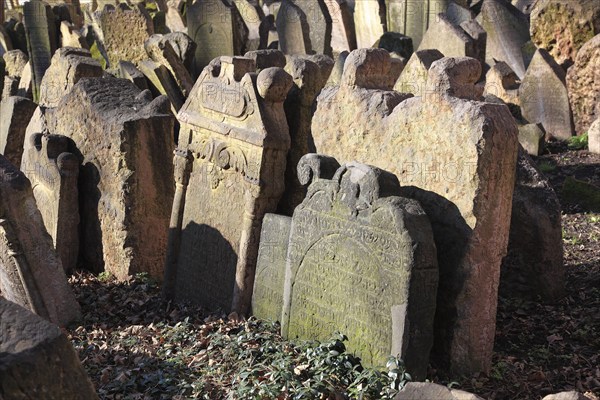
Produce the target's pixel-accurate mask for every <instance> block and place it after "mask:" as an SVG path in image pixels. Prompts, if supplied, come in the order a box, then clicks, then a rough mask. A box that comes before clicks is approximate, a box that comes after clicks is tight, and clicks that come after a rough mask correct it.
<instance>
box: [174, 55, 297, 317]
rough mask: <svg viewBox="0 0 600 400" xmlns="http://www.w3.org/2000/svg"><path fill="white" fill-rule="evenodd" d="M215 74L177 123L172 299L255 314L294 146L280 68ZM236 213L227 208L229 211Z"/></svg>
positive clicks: (248, 67) (217, 68)
mask: <svg viewBox="0 0 600 400" xmlns="http://www.w3.org/2000/svg"><path fill="white" fill-rule="evenodd" d="M216 61H218V62H215V63H213V64H211V65H210V66H209V67H207V68H206V69H205V70H204V71H203V72H202V75H201V76H200V77H199V78H198V81H196V84H195V86H194V89H193V90H192V93H191V94H190V96H189V97H188V99H187V101H186V103H185V104H184V106H183V107H182V109H181V110H180V112H179V114H178V116H177V118H178V120H179V122H180V124H181V130H180V136H179V147H178V148H177V151H176V154H175V159H174V164H175V181H176V183H177V188H176V191H175V200H174V202H173V209H172V214H171V225H170V233H169V248H168V256H167V261H166V267H165V284H164V286H163V290H164V295H165V296H166V297H167V298H175V300H177V301H191V302H193V303H196V304H200V305H203V306H205V307H207V308H210V309H217V308H220V309H223V310H226V311H228V310H231V309H233V310H235V311H237V312H238V313H240V314H245V313H246V312H247V311H248V310H249V308H250V301H251V296H252V287H253V283H254V272H255V267H256V260H257V254H258V239H259V235H260V229H261V222H262V218H263V216H264V214H265V213H267V212H272V211H274V210H275V208H276V206H277V203H278V201H279V198H280V197H281V194H282V193H283V190H284V177H283V174H284V171H285V162H286V161H285V158H286V154H287V151H288V149H289V147H290V139H289V134H288V127H287V123H286V120H285V113H284V110H283V101H284V100H285V97H286V95H287V93H288V91H289V89H290V86H291V84H292V78H291V77H290V76H289V75H288V74H287V73H286V72H285V71H284V70H282V69H281V68H276V67H273V68H267V69H263V70H262V71H261V72H260V73H259V74H258V75H257V74H256V73H255V72H254V71H255V69H256V67H255V64H254V61H253V60H252V59H250V58H243V57H221V58H220V59H218V60H216ZM224 205H227V207H223V206H224Z"/></svg>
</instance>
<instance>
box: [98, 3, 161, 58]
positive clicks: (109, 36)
mask: <svg viewBox="0 0 600 400" xmlns="http://www.w3.org/2000/svg"><path fill="white" fill-rule="evenodd" d="M94 14H95V15H94V19H95V20H96V21H97V22H96V26H95V28H96V35H97V37H98V38H99V39H100V41H101V43H102V47H103V49H104V51H105V52H106V57H107V61H108V67H110V68H116V67H117V65H118V63H119V61H121V60H123V61H129V62H132V63H134V64H136V65H137V64H138V63H140V62H141V61H143V60H145V59H146V58H148V56H147V55H146V51H145V50H144V42H145V41H146V40H147V39H148V38H149V37H150V36H152V34H154V26H153V24H152V19H151V18H150V15H149V14H148V12H147V11H146V10H145V8H144V6H143V5H142V4H137V5H135V6H134V7H133V9H128V8H126V7H116V8H108V7H105V8H104V9H100V11H96V12H95V13H94Z"/></svg>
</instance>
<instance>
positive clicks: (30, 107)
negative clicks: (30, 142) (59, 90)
mask: <svg viewBox="0 0 600 400" xmlns="http://www.w3.org/2000/svg"><path fill="white" fill-rule="evenodd" d="M35 108H36V104H35V103H34V102H33V101H31V100H29V99H27V98H24V97H18V96H8V97H7V98H5V99H3V100H2V102H0V121H2V122H1V123H0V153H2V154H3V155H4V157H6V158H7V159H8V161H10V162H11V163H13V165H15V166H17V167H18V166H19V165H21V157H22V155H23V143H24V141H25V130H26V129H27V124H29V120H30V119H31V117H32V115H33V112H34V111H35Z"/></svg>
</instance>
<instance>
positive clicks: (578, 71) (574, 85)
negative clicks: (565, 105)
mask: <svg viewBox="0 0 600 400" xmlns="http://www.w3.org/2000/svg"><path fill="white" fill-rule="evenodd" d="M567 92H568V93H569V102H570V104H571V110H572V111H573V119H574V121H575V132H576V133H577V134H578V135H582V134H584V133H585V132H586V130H587V129H588V128H589V127H590V125H591V124H592V122H594V121H595V120H596V119H598V118H600V34H598V35H596V36H594V38H593V39H592V40H590V41H589V42H587V43H586V44H585V45H583V47H581V49H580V50H579V52H578V53H577V58H576V59H575V64H574V65H572V66H571V67H570V68H569V70H568V71H567Z"/></svg>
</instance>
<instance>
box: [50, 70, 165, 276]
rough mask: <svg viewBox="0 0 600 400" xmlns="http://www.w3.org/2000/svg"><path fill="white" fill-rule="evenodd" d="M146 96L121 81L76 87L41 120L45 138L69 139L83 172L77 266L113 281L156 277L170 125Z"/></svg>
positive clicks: (158, 102)
mask: <svg viewBox="0 0 600 400" xmlns="http://www.w3.org/2000/svg"><path fill="white" fill-rule="evenodd" d="M148 94H149V93H148V92H147V91H146V92H141V91H140V90H139V89H138V88H137V87H136V86H135V85H134V84H133V83H131V82H130V81H127V80H125V79H116V78H110V77H106V78H88V79H82V80H80V81H79V82H78V83H77V84H76V85H75V86H74V87H73V89H72V90H71V91H70V92H69V94H67V95H66V96H65V97H63V98H62V100H61V101H60V103H59V105H58V106H57V107H55V108H51V109H47V110H46V115H45V117H46V123H47V130H48V133H50V134H62V135H64V136H67V137H68V138H70V139H71V140H72V142H73V143H74V145H75V146H76V150H74V152H75V153H76V155H77V156H78V157H79V161H80V162H81V164H82V167H81V169H80V173H79V176H80V178H79V198H80V201H79V205H80V217H81V222H80V226H81V236H80V241H81V247H80V252H79V254H80V256H79V258H80V260H81V264H82V265H85V266H86V268H89V269H91V270H92V271H96V272H99V271H102V270H105V271H107V272H110V273H111V274H112V275H114V276H115V277H117V278H118V279H127V277H128V276H130V275H133V274H135V273H138V272H147V273H148V274H149V275H150V276H152V277H154V278H156V279H162V276H163V268H162V267H163V265H164V264H163V263H164V258H165V255H166V253H165V252H166V244H167V243H166V242H167V234H168V224H169V207H168V206H166V205H168V204H171V203H172V200H173V191H174V185H173V178H172V176H173V175H172V174H173V169H172V164H171V160H170V159H171V154H172V151H173V147H174V137H173V136H174V133H173V129H174V128H173V126H174V118H173V116H172V115H171V114H170V113H169V110H168V101H167V99H166V98H165V97H163V96H160V97H159V98H156V99H154V100H152V99H151V98H148V96H147V95H148ZM81 121H86V123H85V124H82V123H81Z"/></svg>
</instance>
